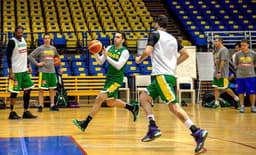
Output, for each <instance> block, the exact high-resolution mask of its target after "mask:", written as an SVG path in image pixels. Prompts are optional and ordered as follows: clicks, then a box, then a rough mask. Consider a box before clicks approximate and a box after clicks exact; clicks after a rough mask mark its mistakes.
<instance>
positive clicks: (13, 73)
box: [7, 26, 37, 119]
mask: <svg viewBox="0 0 256 155" xmlns="http://www.w3.org/2000/svg"><path fill="white" fill-rule="evenodd" d="M7 62H8V68H9V88H8V91H9V92H11V96H10V104H11V105H10V106H11V112H10V115H9V119H21V117H20V116H18V115H17V113H16V112H15V111H14V105H15V103H16V98H17V95H18V93H19V92H20V91H24V94H23V101H24V113H23V116H22V117H23V118H37V116H34V115H32V114H31V112H30V111H28V106H29V100H30V92H31V88H33V87H34V83H33V82H32V80H31V79H30V75H29V73H28V72H31V68H30V67H29V63H28V57H27V43H26V41H25V39H24V38H23V27H21V26H18V27H16V28H15V33H14V37H12V38H11V39H10V40H9V42H8V45H7Z"/></svg>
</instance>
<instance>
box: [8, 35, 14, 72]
mask: <svg viewBox="0 0 256 155" xmlns="http://www.w3.org/2000/svg"><path fill="white" fill-rule="evenodd" d="M14 48H15V42H14V40H9V42H8V45H7V51H6V52H7V63H8V68H9V70H10V69H12V53H13V49H14Z"/></svg>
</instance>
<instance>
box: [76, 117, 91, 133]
mask: <svg viewBox="0 0 256 155" xmlns="http://www.w3.org/2000/svg"><path fill="white" fill-rule="evenodd" d="M73 123H74V124H75V125H76V126H77V127H78V128H79V129H80V130H82V131H83V132H84V130H85V129H86V127H87V125H88V123H86V122H85V121H78V120H76V119H73Z"/></svg>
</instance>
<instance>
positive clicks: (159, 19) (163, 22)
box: [154, 15, 168, 28]
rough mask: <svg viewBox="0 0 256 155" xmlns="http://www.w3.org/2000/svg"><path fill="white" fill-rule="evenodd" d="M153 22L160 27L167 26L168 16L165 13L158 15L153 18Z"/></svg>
mask: <svg viewBox="0 0 256 155" xmlns="http://www.w3.org/2000/svg"><path fill="white" fill-rule="evenodd" d="M154 23H158V25H159V26H160V27H162V28H167V25H168V17H167V16H165V15H159V16H158V17H156V18H155V19H154Z"/></svg>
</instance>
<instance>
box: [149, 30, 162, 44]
mask: <svg viewBox="0 0 256 155" xmlns="http://www.w3.org/2000/svg"><path fill="white" fill-rule="evenodd" d="M159 38H160V34H159V32H157V31H153V32H151V33H150V35H149V37H148V43H147V46H152V47H154V46H155V44H156V43H157V41H158V40H159Z"/></svg>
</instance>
